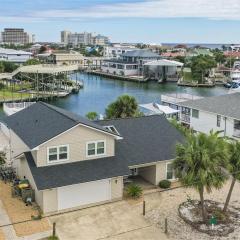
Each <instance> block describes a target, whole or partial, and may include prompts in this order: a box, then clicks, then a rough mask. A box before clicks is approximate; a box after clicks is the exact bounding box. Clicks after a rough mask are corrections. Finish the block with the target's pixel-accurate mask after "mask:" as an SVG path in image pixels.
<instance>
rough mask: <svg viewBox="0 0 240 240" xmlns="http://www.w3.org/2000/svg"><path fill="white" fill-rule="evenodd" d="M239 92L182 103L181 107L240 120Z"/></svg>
mask: <svg viewBox="0 0 240 240" xmlns="http://www.w3.org/2000/svg"><path fill="white" fill-rule="evenodd" d="M239 103H240V92H236V93H230V94H226V95H221V96H214V97H205V98H202V99H198V100H191V101H185V102H182V103H181V104H179V105H181V106H184V107H189V108H195V109H198V110H202V111H206V112H211V113H216V114H219V115H222V116H226V117H231V118H235V119H239V120H240V108H239Z"/></svg>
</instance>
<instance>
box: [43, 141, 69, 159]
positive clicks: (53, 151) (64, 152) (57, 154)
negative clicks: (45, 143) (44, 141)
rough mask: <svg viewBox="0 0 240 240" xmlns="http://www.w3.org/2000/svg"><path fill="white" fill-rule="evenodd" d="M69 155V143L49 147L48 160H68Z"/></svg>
mask: <svg viewBox="0 0 240 240" xmlns="http://www.w3.org/2000/svg"><path fill="white" fill-rule="evenodd" d="M68 156H69V147H68V146H67V145H64V146H58V147H50V148H48V162H49V163H51V162H58V161H66V160H68Z"/></svg>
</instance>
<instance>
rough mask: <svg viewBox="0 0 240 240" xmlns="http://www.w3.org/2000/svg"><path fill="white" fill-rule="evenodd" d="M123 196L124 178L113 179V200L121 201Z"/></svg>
mask: <svg viewBox="0 0 240 240" xmlns="http://www.w3.org/2000/svg"><path fill="white" fill-rule="evenodd" d="M122 196H123V177H116V178H112V179H111V199H112V200H115V199H121V198H122Z"/></svg>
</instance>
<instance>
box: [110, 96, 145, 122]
mask: <svg viewBox="0 0 240 240" xmlns="http://www.w3.org/2000/svg"><path fill="white" fill-rule="evenodd" d="M140 114H141V113H140V111H139V109H138V103H137V101H136V99H135V98H134V97H132V96H128V95H122V96H120V97H118V99H117V100H116V101H115V102H113V103H111V104H110V105H108V107H107V109H106V118H107V119H113V118H126V117H136V116H139V115H140Z"/></svg>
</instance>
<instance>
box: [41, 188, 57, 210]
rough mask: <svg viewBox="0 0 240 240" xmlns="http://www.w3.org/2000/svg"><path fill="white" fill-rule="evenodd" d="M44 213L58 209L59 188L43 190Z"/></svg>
mask: <svg viewBox="0 0 240 240" xmlns="http://www.w3.org/2000/svg"><path fill="white" fill-rule="evenodd" d="M42 210H43V212H44V213H49V212H57V211H58V196H57V189H56V188H55V189H49V190H44V191H43V208H42Z"/></svg>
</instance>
